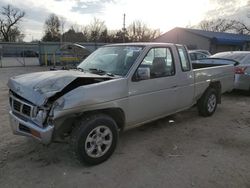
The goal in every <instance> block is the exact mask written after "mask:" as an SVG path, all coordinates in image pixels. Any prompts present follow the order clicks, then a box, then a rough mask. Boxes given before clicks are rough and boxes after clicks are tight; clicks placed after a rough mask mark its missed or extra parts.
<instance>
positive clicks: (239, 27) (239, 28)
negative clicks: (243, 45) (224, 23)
mask: <svg viewBox="0 0 250 188" xmlns="http://www.w3.org/2000/svg"><path fill="white" fill-rule="evenodd" d="M233 29H234V30H235V32H236V33H239V34H247V35H249V34H250V27H249V26H247V25H246V24H245V23H243V22H240V21H237V22H236V24H235V25H234V26H233Z"/></svg>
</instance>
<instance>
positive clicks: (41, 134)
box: [9, 111, 54, 144]
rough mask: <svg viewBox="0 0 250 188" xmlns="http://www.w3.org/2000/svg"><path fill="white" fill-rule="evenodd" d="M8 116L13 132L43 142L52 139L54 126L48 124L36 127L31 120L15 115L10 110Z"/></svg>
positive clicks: (46, 142) (47, 142) (45, 142)
mask: <svg viewBox="0 0 250 188" xmlns="http://www.w3.org/2000/svg"><path fill="white" fill-rule="evenodd" d="M9 118H10V126H11V128H12V131H13V133H14V134H16V135H22V136H30V137H33V138H35V139H36V140H38V141H39V142H41V143H43V144H49V143H50V142H51V141H52V135H53V131H54V126H51V125H48V126H47V127H46V128H41V127H38V126H37V125H36V124H34V123H32V122H29V121H25V120H23V119H21V118H19V117H17V116H16V115H15V114H13V112H12V111H10V112H9Z"/></svg>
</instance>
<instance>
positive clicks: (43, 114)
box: [33, 107, 47, 127]
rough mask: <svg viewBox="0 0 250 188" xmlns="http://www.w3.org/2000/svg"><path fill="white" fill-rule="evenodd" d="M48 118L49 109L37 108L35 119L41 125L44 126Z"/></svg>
mask: <svg viewBox="0 0 250 188" xmlns="http://www.w3.org/2000/svg"><path fill="white" fill-rule="evenodd" d="M46 118H47V110H45V109H43V108H39V107H37V109H36V110H35V114H34V119H33V121H34V122H35V123H36V124H38V125H39V126H40V127H42V126H43V123H44V122H45V120H46Z"/></svg>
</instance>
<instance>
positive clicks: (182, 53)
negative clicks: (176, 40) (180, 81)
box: [177, 46, 190, 72]
mask: <svg viewBox="0 0 250 188" xmlns="http://www.w3.org/2000/svg"><path fill="white" fill-rule="evenodd" d="M177 49H178V53H179V57H180V62H181V69H182V71H183V72H185V71H190V62H189V59H188V55H187V51H186V49H185V48H184V47H181V46H178V47H177Z"/></svg>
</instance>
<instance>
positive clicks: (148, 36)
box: [127, 20, 160, 42]
mask: <svg viewBox="0 0 250 188" xmlns="http://www.w3.org/2000/svg"><path fill="white" fill-rule="evenodd" d="M127 32H128V37H129V40H130V41H133V42H147V41H151V40H152V39H154V38H156V37H158V36H159V35H160V31H159V30H158V29H150V28H149V27H148V26H147V25H146V24H145V23H143V22H142V21H139V20H136V21H134V22H133V23H132V24H131V25H129V27H128V29H127Z"/></svg>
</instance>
